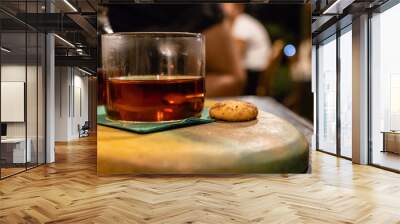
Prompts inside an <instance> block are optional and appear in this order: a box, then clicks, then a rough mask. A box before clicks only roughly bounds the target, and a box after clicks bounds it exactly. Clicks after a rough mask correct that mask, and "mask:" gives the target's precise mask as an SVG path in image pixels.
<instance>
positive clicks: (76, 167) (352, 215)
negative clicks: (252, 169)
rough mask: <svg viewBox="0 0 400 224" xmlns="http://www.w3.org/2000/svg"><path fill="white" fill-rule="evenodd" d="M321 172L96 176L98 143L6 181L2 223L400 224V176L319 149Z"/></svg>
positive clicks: (79, 145)
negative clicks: (353, 162) (321, 151)
mask: <svg viewBox="0 0 400 224" xmlns="http://www.w3.org/2000/svg"><path fill="white" fill-rule="evenodd" d="M312 160H313V163H312V165H313V169H312V170H313V173H312V174H296V175H295V174H293V175H219V176H215V175H214V176H190V175H189V176H173V175H172V176H171V175H169V176H168V175H164V176H163V175H161V176H160V175H159V176H154V175H150V176H113V177H99V176H97V174H96V139H95V138H93V137H92V138H84V139H82V140H80V141H76V142H71V143H69V144H57V150H56V161H57V162H56V163H55V164H50V165H46V166H41V167H39V168H36V169H33V170H30V171H28V172H25V173H22V174H19V175H17V176H14V177H10V178H8V179H5V180H2V181H0V223H4V224H9V223H307V224H308V223H371V224H376V223H385V224H390V223H400V212H399V211H400V200H398V198H400V175H399V174H396V173H391V172H387V171H384V170H380V169H377V168H374V167H369V166H361V165H354V164H352V163H351V162H350V161H348V160H344V159H339V158H336V157H333V156H330V155H327V154H324V153H320V152H315V151H313V152H312Z"/></svg>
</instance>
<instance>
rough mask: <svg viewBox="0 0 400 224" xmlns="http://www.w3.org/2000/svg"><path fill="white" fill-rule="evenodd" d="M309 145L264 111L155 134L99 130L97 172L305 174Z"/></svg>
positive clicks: (301, 137)
mask: <svg viewBox="0 0 400 224" xmlns="http://www.w3.org/2000/svg"><path fill="white" fill-rule="evenodd" d="M308 148H309V147H308V142H307V140H306V138H305V137H304V136H303V135H302V134H301V133H300V132H299V131H298V130H297V129H296V128H295V127H294V126H293V125H291V124H289V123H288V122H286V121H285V120H283V119H281V118H279V117H277V116H275V115H273V114H270V113H266V112H263V111H260V112H259V115H258V119H257V120H254V121H248V122H220V121H218V122H213V123H209V124H203V125H195V126H191V127H186V128H179V129H173V130H169V131H165V132H157V133H152V134H144V135H143V134H136V133H132V132H128V131H124V130H119V129H115V128H109V127H104V126H98V132H97V170H98V173H99V174H100V175H110V174H143V173H158V174H171V173H172V174H195V173H198V174H210V173H217V174H220V173H230V174H232V173H305V172H306V171H307V168H308V155H309V151H308Z"/></svg>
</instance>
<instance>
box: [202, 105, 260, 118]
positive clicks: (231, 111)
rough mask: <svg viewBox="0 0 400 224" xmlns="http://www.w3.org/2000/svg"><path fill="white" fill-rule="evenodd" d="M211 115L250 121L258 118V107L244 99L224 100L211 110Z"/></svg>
mask: <svg viewBox="0 0 400 224" xmlns="http://www.w3.org/2000/svg"><path fill="white" fill-rule="evenodd" d="M209 113H210V117H212V118H214V119H217V120H223V121H250V120H254V119H256V118H257V114H258V109H257V107H256V106H255V105H254V104H251V103H247V102H242V101H233V100H232V101H222V102H218V103H216V104H214V105H213V106H212V107H210V110H209Z"/></svg>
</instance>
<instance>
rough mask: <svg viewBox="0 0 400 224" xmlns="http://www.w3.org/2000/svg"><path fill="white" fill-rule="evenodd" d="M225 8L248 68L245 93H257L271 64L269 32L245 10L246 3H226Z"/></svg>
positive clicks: (243, 61) (245, 65) (227, 18)
mask: <svg viewBox="0 0 400 224" xmlns="http://www.w3.org/2000/svg"><path fill="white" fill-rule="evenodd" d="M223 10H224V14H225V15H226V20H227V22H228V23H229V25H230V26H231V29H232V35H233V37H234V39H235V43H236V45H237V46H238V49H239V53H240V56H241V59H242V63H243V65H244V67H245V69H246V70H247V84H246V87H245V94H247V95H255V94H256V88H257V83H258V81H259V79H260V76H261V73H262V72H263V71H264V70H266V69H267V67H268V64H269V56H270V53H271V40H270V37H269V34H268V32H267V30H266V29H265V27H264V26H263V24H262V23H260V22H259V21H258V20H257V19H255V18H254V17H252V16H250V15H249V14H246V13H245V12H244V11H245V5H244V4H238V3H224V4H223Z"/></svg>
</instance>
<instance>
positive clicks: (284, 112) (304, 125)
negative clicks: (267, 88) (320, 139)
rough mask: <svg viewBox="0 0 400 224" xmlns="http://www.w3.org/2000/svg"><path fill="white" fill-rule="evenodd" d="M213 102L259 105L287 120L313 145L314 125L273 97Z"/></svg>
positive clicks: (222, 98)
mask: <svg viewBox="0 0 400 224" xmlns="http://www.w3.org/2000/svg"><path fill="white" fill-rule="evenodd" d="M212 99H213V100H243V101H247V102H250V103H253V104H255V105H257V107H258V109H260V110H262V111H265V112H269V113H271V114H274V115H276V116H278V117H280V118H283V119H285V120H287V121H288V122H289V123H291V124H292V125H293V126H295V127H296V128H297V130H299V131H300V132H301V133H302V134H303V135H304V136H305V137H306V138H307V140H308V142H309V143H310V144H311V137H312V135H313V128H314V127H313V125H312V123H310V122H309V121H308V120H306V119H304V118H302V117H300V116H299V115H297V114H295V113H294V112H292V111H291V110H289V109H288V108H286V107H285V106H284V105H282V104H280V103H279V102H277V101H276V100H275V99H273V98H271V97H260V96H237V97H219V98H212Z"/></svg>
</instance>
